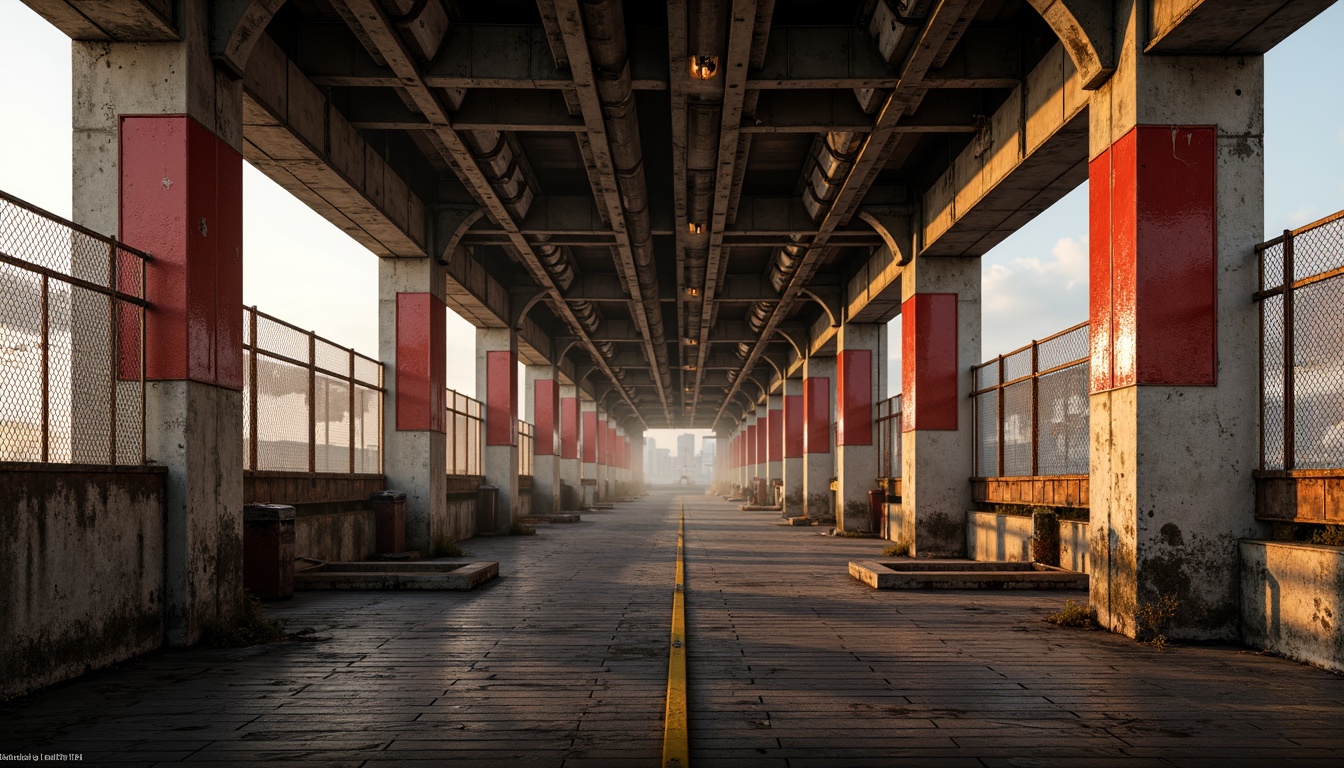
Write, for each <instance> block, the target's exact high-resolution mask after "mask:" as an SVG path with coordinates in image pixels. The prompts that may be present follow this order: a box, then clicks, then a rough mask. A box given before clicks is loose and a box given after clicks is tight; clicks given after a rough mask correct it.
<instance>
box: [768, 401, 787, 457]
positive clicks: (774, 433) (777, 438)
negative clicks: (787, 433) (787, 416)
mask: <svg viewBox="0 0 1344 768" xmlns="http://www.w3.org/2000/svg"><path fill="white" fill-rule="evenodd" d="M769 423H770V460H771V461H783V460H784V411H783V410H781V409H775V410H772V411H770V422H769Z"/></svg>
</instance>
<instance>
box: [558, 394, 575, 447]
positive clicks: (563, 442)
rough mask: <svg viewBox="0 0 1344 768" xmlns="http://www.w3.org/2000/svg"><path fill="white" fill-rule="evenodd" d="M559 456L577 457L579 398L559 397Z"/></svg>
mask: <svg viewBox="0 0 1344 768" xmlns="http://www.w3.org/2000/svg"><path fill="white" fill-rule="evenodd" d="M560 458H562V459H577V458H579V399H578V398H577V397H562V398H560Z"/></svg>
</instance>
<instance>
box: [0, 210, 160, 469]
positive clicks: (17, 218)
mask: <svg viewBox="0 0 1344 768" xmlns="http://www.w3.org/2000/svg"><path fill="white" fill-rule="evenodd" d="M149 261H150V256H149V255H148V254H146V253H144V252H143V251H139V250H136V249H134V248H131V247H129V246H127V245H124V244H122V243H120V242H118V241H116V240H114V239H112V238H110V237H105V236H103V235H100V234H98V233H97V232H94V231H92V230H89V229H87V228H85V227H81V226H79V225H78V224H75V223H74V222H71V221H68V220H66V219H63V218H61V217H59V216H56V215H55V214H52V213H50V212H48V211H45V210H43V209H41V208H38V207H37V206H34V205H31V204H30V203H27V202H25V201H23V200H20V199H18V198H16V197H13V196H12V195H8V194H5V193H3V192H0V461H34V462H52V463H58V462H59V463H72V462H73V463H81V464H109V465H118V464H121V465H127V464H143V463H144V461H145V383H144V382H145V356H144V348H145V343H144V328H145V309H146V307H147V306H148V303H147V302H146V300H145V265H146V263H147V262H149Z"/></svg>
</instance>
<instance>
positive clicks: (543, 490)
mask: <svg viewBox="0 0 1344 768" xmlns="http://www.w3.org/2000/svg"><path fill="white" fill-rule="evenodd" d="M555 373H556V371H555V366H551V365H529V366H527V389H526V392H527V420H528V421H529V422H531V423H532V426H533V429H534V430H535V433H534V435H535V439H534V440H533V449H532V512H533V513H534V514H548V513H555V512H559V511H560V456H559V440H558V437H559V430H558V429H557V428H556V422H557V421H558V417H559V415H560V383H559V382H558V381H556V378H555Z"/></svg>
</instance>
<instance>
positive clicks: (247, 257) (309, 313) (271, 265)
mask: <svg viewBox="0 0 1344 768" xmlns="http://www.w3.org/2000/svg"><path fill="white" fill-rule="evenodd" d="M1341 40H1344V3H1337V4H1335V5H1334V6H1332V7H1331V8H1329V9H1328V10H1326V11H1325V12H1324V13H1322V14H1321V15H1320V16H1319V17H1317V18H1316V19H1315V20H1314V21H1312V22H1311V23H1310V24H1308V25H1307V26H1306V27H1304V28H1302V29H1301V30H1298V32H1296V33H1295V34H1294V35H1293V36H1292V37H1290V38H1288V39H1287V40H1286V41H1284V42H1283V43H1281V44H1280V45H1279V46H1278V47H1277V48H1275V49H1274V50H1273V51H1270V53H1269V54H1267V55H1266V57H1265V222H1264V231H1265V233H1266V237H1267V238H1268V237H1272V236H1274V235H1275V234H1277V233H1279V232H1281V231H1282V230H1283V229H1285V228H1292V227H1298V226H1301V225H1303V224H1306V223H1309V222H1311V221H1314V220H1316V219H1318V218H1321V217H1322V216H1325V215H1327V214H1330V213H1333V212H1334V211H1337V210H1340V209H1341V208H1344V99H1341V98H1339V97H1338V95H1337V94H1335V93H1334V92H1333V91H1332V90H1330V89H1329V88H1323V87H1322V84H1326V83H1328V84H1333V83H1334V82H1335V78H1336V77H1339V75H1340V74H1341V73H1344V46H1342V45H1340V41H1341ZM70 102H71V97H70V41H69V40H68V39H67V38H66V37H65V36H64V35H63V34H61V33H60V32H59V31H57V30H56V29H55V28H54V27H52V26H51V25H49V24H48V23H47V22H46V21H44V20H43V19H42V18H41V17H39V16H38V15H37V14H35V13H34V12H33V11H31V10H29V9H28V7H27V6H25V5H23V3H22V2H20V0H0V189H2V190H4V191H6V192H9V193H10V194H13V195H16V196H17V197H20V198H23V199H25V200H28V201H29V202H31V203H33V204H35V205H38V206H41V207H43V208H46V209H48V210H50V211H52V212H53V213H56V214H59V215H62V216H68V215H69V213H70V199H71V191H70V184H71V181H70V180H71V174H70V164H71V157H70V152H71V149H70V146H71V143H70ZM243 193H244V196H243V217H244V227H243V254H244V272H243V301H244V303H246V304H249V305H250V304H255V305H257V306H258V307H260V308H261V309H262V310H263V311H266V312H269V313H271V314H273V315H276V316H278V317H281V318H284V319H285V320H288V321H289V322H292V323H294V324H296V325H298V326H301V327H304V328H311V329H313V330H315V331H317V333H318V334H319V335H321V336H324V337H326V338H328V339H331V340H332V341H334V342H336V343H338V344H340V345H342V346H353V347H355V348H356V349H358V350H360V351H362V352H365V353H367V354H370V355H373V356H375V357H376V356H377V352H378V322H377V317H378V264H377V257H375V256H373V255H372V254H371V253H369V252H368V251H367V250H365V249H364V248H363V246H361V245H359V244H358V243H356V242H355V241H354V240H351V239H350V238H349V237H348V236H347V235H346V234H345V233H343V232H341V231H340V230H338V229H336V228H335V227H334V226H332V225H331V224H329V223H328V222H327V221H326V220H325V219H322V218H321V217H320V216H318V215H317V214H315V213H313V212H312V211H310V210H309V209H308V208H307V206H305V205H304V204H303V203H301V202H299V201H298V200H297V199H295V198H293V197H292V196H290V195H289V193H288V192H285V191H284V190H283V189H281V188H280V187H279V186H278V185H276V184H275V183H273V182H271V181H270V180H269V179H267V178H266V177H265V176H264V175H262V174H261V173H260V172H258V171H256V170H255V169H253V168H252V167H251V166H246V168H245V171H244V177H243ZM982 265H983V283H982V292H981V312H982V322H983V331H982V344H981V356H982V357H983V358H989V357H993V356H995V355H998V354H1000V353H1002V352H1007V351H1009V350H1012V349H1016V348H1017V347H1020V346H1023V345H1025V344H1028V343H1030V342H1031V341H1032V340H1033V339H1038V338H1042V337H1044V336H1048V335H1050V334H1052V333H1054V332H1055V331H1058V330H1061V329H1063V328H1067V327H1068V326H1071V325H1074V324H1076V323H1079V322H1082V321H1083V320H1086V319H1087V185H1086V184H1084V185H1083V186H1081V187H1079V188H1078V189H1076V190H1074V191H1073V192H1071V193H1069V194H1068V195H1067V196H1065V197H1064V198H1063V199H1062V200H1060V201H1059V202H1058V203H1056V204H1055V205H1054V206H1052V207H1051V208H1050V209H1049V210H1047V211H1045V212H1044V213H1042V214H1041V215H1040V216H1038V217H1036V219H1034V220H1033V221H1032V222H1031V223H1029V224H1028V225H1027V226H1025V227H1023V228H1022V229H1021V230H1020V231H1018V232H1016V233H1014V234H1013V235H1012V236H1011V237H1009V238H1008V239H1007V240H1005V241H1004V242H1003V243H1001V244H1000V245H999V246H998V247H996V248H995V249H994V250H993V251H991V252H990V253H989V254H988V255H986V256H985V257H984V258H983V259H982ZM895 322H896V323H897V324H899V320H897V321H895ZM891 334H892V335H891V337H890V338H891V343H889V345H888V346H889V351H890V358H889V360H888V361H887V362H888V380H889V381H890V382H891V384H890V391H891V393H892V394H894V393H895V392H896V391H897V390H898V389H899V386H900V376H899V371H900V367H899V366H900V362H899V359H898V357H897V356H898V355H899V353H900V345H899V343H898V339H899V327H893V328H892V330H891ZM448 347H449V349H448V359H449V360H450V361H453V360H474V357H475V332H474V329H473V328H472V326H471V325H470V324H469V323H467V322H466V321H465V320H462V319H461V318H459V317H457V316H456V315H454V314H453V313H452V312H449V327H448ZM448 386H449V387H452V388H453V389H457V390H459V391H461V392H464V393H467V394H473V393H474V392H475V389H476V382H475V371H474V366H473V365H450V366H449V370H448ZM679 432H681V430H651V431H650V432H649V435H650V436H651V437H655V438H656V439H657V440H658V442H659V443H660V444H663V445H667V444H669V443H670V444H673V445H675V435H676V434H678V433H679ZM698 434H708V433H698Z"/></svg>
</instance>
